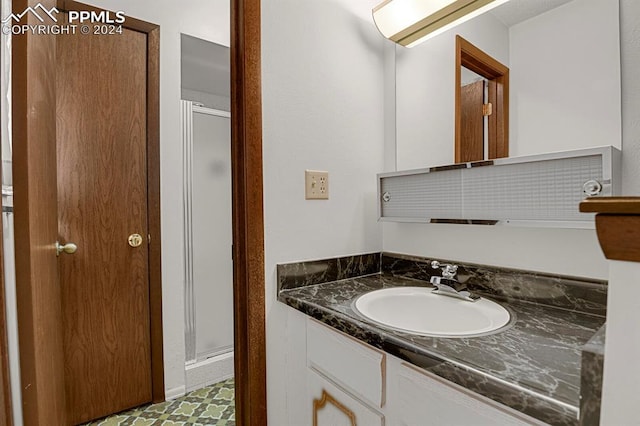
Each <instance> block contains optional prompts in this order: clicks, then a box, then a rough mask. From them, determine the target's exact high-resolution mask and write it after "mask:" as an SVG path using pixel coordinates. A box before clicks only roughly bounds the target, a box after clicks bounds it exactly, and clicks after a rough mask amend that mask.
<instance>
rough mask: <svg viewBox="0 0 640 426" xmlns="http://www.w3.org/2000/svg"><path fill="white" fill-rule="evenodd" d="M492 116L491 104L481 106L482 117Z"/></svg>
mask: <svg viewBox="0 0 640 426" xmlns="http://www.w3.org/2000/svg"><path fill="white" fill-rule="evenodd" d="M491 114H493V105H492V104H491V103H488V104H483V105H482V115H483V116H485V117H486V116H489V115H491Z"/></svg>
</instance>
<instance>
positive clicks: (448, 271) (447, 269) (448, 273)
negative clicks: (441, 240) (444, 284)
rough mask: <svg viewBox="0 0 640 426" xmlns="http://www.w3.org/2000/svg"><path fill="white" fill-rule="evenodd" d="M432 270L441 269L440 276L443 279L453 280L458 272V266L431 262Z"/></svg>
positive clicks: (435, 261)
mask: <svg viewBox="0 0 640 426" xmlns="http://www.w3.org/2000/svg"><path fill="white" fill-rule="evenodd" d="M431 267H432V268H433V269H442V276H443V277H445V278H453V277H455V275H456V272H458V265H451V264H449V263H440V262H438V261H437V260H434V261H432V262H431Z"/></svg>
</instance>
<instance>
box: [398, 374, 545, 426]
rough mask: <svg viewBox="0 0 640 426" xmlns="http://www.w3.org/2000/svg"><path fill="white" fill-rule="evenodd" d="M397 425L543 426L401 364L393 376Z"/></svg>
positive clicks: (437, 378)
mask: <svg viewBox="0 0 640 426" xmlns="http://www.w3.org/2000/svg"><path fill="white" fill-rule="evenodd" d="M397 380H398V390H399V395H401V398H400V401H399V408H400V409H399V410H398V414H399V416H400V422H399V424H402V425H419V424H427V423H424V422H425V419H428V420H429V422H428V424H432V425H438V426H459V425H470V424H472V425H474V426H496V425H501V426H502V425H509V426H524V425H529V426H530V425H542V424H543V423H541V422H539V421H537V420H535V419H533V418H531V417H529V416H527V415H525V414H522V413H519V412H517V411H515V410H512V409H511V408H509V407H505V406H503V405H501V404H498V403H497V402H495V401H492V400H490V399H488V398H485V397H483V396H481V395H477V394H475V393H473V392H471V391H469V390H467V389H464V388H462V387H460V386H457V385H455V384H453V383H449V382H447V381H446V380H444V379H442V378H439V377H437V376H434V375H433V374H430V373H427V372H422V371H419V370H418V369H417V368H415V367H413V366H409V365H407V364H404V363H402V366H401V367H400V369H399V371H398V375H397Z"/></svg>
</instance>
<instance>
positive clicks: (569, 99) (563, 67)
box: [509, 0, 622, 156]
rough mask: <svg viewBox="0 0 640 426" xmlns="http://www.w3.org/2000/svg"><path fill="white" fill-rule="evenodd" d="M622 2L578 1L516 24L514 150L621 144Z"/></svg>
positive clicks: (513, 52)
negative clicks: (619, 5) (619, 4)
mask: <svg viewBox="0 0 640 426" xmlns="http://www.w3.org/2000/svg"><path fill="white" fill-rule="evenodd" d="M618 15H619V7H618V0H574V1H572V2H570V3H567V4H565V5H563V6H560V7H558V8H556V9H553V10H551V11H549V12H547V13H543V14H541V15H539V16H537V17H535V18H531V19H529V20H527V21H524V22H522V23H520V24H517V25H514V26H513V27H511V28H510V29H509V42H510V52H509V61H510V63H509V66H510V75H509V78H510V84H511V87H510V89H511V96H510V117H509V120H510V134H509V150H510V152H509V154H510V155H511V156H521V155H530V154H542V153H545V152H553V151H563V150H569V149H580V148H590V147H596V146H602V145H613V146H615V147H616V148H620V147H621V143H622V135H621V119H620V114H621V103H620V96H621V95H620V34H619V27H620V25H619V16H618Z"/></svg>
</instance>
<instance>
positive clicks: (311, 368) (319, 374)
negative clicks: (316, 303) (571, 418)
mask: <svg viewBox="0 0 640 426" xmlns="http://www.w3.org/2000/svg"><path fill="white" fill-rule="evenodd" d="M307 394H308V398H307V403H308V404H309V406H310V407H312V411H311V419H310V422H309V424H312V425H313V426H342V425H345V426H354V425H357V426H372V425H375V426H378V425H380V426H385V425H386V426H428V425H434V426H447V425H451V426H466V425H473V426H483V425H491V426H496V425H542V424H544V423H541V422H539V421H537V420H535V419H533V418H531V417H529V416H526V415H525V414H522V413H520V412H518V411H515V410H513V409H511V408H509V407H506V406H504V405H501V404H499V403H497V402H495V401H492V400H490V399H488V398H485V397H483V396H481V395H478V394H475V393H473V392H471V391H468V390H466V389H464V388H462V387H460V386H458V385H455V384H453V383H450V382H448V381H446V380H444V379H442V378H440V377H438V376H435V375H433V374H431V373H428V372H426V371H424V370H421V369H419V368H418V367H415V366H413V365H411V364H408V363H406V362H404V361H402V360H400V359H398V358H395V357H393V356H390V355H388V354H386V353H385V352H383V351H380V350H379V349H376V348H373V347H371V346H369V345H366V344H364V343H362V342H360V341H359V340H356V339H354V338H353V337H351V336H347V335H346V334H343V333H340V332H338V331H336V330H334V329H332V328H330V327H328V326H326V325H324V324H321V323H319V322H317V321H315V320H313V319H308V320H307Z"/></svg>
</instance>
